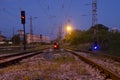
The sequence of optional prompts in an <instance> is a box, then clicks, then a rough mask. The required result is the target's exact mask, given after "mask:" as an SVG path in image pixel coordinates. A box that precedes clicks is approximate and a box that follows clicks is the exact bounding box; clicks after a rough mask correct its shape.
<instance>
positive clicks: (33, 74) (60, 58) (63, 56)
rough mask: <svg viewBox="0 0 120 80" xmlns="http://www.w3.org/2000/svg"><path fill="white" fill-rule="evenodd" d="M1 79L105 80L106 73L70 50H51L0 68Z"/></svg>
mask: <svg viewBox="0 0 120 80" xmlns="http://www.w3.org/2000/svg"><path fill="white" fill-rule="evenodd" d="M0 80H104V75H101V74H100V73H99V71H98V70H96V69H94V68H93V67H91V66H89V65H88V64H86V63H84V62H83V61H81V60H79V59H78V58H77V57H75V56H73V55H71V54H70V53H68V52H59V51H58V52H56V53H55V52H52V50H50V52H46V51H45V53H42V54H39V55H36V56H34V57H31V58H27V59H24V60H22V61H20V63H18V64H17V65H13V66H9V67H7V68H3V69H0Z"/></svg>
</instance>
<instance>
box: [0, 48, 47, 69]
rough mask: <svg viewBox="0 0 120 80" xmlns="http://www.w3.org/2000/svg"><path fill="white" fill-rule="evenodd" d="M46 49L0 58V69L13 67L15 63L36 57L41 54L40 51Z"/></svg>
mask: <svg viewBox="0 0 120 80" xmlns="http://www.w3.org/2000/svg"><path fill="white" fill-rule="evenodd" d="M45 49H48V48H44V49H41V50H31V51H25V52H21V53H15V54H7V55H2V56H0V68H4V67H7V66H9V65H14V64H16V63H19V61H21V60H22V59H25V58H28V57H31V56H34V55H37V54H40V53H42V50H45Z"/></svg>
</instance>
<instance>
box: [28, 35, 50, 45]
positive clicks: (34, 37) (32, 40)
mask: <svg viewBox="0 0 120 80" xmlns="http://www.w3.org/2000/svg"><path fill="white" fill-rule="evenodd" d="M26 41H27V43H28V44H29V43H40V42H44V43H50V38H49V37H48V36H43V35H37V34H29V33H28V34H26Z"/></svg>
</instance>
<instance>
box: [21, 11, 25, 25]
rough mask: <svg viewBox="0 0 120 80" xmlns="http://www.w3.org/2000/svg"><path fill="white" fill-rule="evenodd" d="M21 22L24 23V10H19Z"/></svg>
mask: <svg viewBox="0 0 120 80" xmlns="http://www.w3.org/2000/svg"><path fill="white" fill-rule="evenodd" d="M21 23H22V24H25V11H21Z"/></svg>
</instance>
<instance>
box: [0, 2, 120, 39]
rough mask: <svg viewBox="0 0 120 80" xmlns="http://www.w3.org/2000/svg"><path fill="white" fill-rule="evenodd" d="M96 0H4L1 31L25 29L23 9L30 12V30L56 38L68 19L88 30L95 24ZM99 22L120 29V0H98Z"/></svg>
mask: <svg viewBox="0 0 120 80" xmlns="http://www.w3.org/2000/svg"><path fill="white" fill-rule="evenodd" d="M91 3H92V0H0V19H1V20H0V31H1V32H2V34H3V35H4V36H6V37H8V38H11V37H12V35H13V31H14V33H15V34H17V30H19V29H23V25H22V24H21V19H20V15H21V14H20V12H21V10H25V12H26V33H29V32H30V16H32V18H33V33H34V34H43V35H47V36H50V37H55V36H56V35H57V34H56V33H57V31H58V27H59V26H60V25H63V26H65V24H66V23H67V21H68V19H69V20H70V22H71V24H72V25H73V27H74V28H75V29H81V30H87V29H89V28H90V26H91V25H92V5H91ZM97 6H98V9H97V13H98V23H101V24H104V25H105V26H108V27H109V28H111V27H117V28H118V29H120V0H98V2H97Z"/></svg>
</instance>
